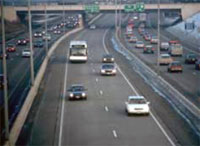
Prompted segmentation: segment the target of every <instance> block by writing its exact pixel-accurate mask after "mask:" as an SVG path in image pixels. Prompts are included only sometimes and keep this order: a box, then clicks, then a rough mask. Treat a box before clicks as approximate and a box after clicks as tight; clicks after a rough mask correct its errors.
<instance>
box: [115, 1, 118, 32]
mask: <svg viewBox="0 0 200 146" xmlns="http://www.w3.org/2000/svg"><path fill="white" fill-rule="evenodd" d="M117 17H118V14H117V0H115V31H117V22H118V21H117Z"/></svg>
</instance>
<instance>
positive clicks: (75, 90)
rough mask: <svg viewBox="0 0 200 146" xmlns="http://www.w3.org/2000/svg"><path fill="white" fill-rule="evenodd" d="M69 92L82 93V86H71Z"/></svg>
mask: <svg viewBox="0 0 200 146" xmlns="http://www.w3.org/2000/svg"><path fill="white" fill-rule="evenodd" d="M71 91H72V92H77V91H84V87H83V86H72V87H71Z"/></svg>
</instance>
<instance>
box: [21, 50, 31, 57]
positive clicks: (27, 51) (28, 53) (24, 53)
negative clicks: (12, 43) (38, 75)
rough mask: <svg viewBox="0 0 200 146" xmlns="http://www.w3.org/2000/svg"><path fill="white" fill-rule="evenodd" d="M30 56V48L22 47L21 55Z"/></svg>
mask: <svg viewBox="0 0 200 146" xmlns="http://www.w3.org/2000/svg"><path fill="white" fill-rule="evenodd" d="M30 56H31V51H30V49H24V50H23V51H22V57H30Z"/></svg>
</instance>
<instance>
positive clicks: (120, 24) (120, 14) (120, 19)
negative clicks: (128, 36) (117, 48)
mask: <svg viewBox="0 0 200 146" xmlns="http://www.w3.org/2000/svg"><path fill="white" fill-rule="evenodd" d="M119 4H120V6H119V33H120V34H121V28H122V10H121V4H122V0H119Z"/></svg>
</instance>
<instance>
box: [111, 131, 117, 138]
mask: <svg viewBox="0 0 200 146" xmlns="http://www.w3.org/2000/svg"><path fill="white" fill-rule="evenodd" d="M112 132H113V136H114V137H115V138H117V137H118V136H117V132H116V130H113V131H112Z"/></svg>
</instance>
